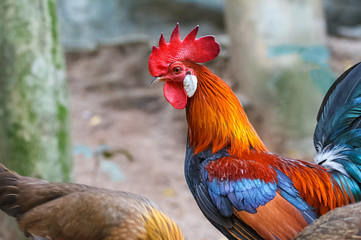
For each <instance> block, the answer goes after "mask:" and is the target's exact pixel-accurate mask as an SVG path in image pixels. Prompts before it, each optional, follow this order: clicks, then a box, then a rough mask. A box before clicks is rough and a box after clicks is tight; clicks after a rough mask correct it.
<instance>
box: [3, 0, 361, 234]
mask: <svg viewBox="0 0 361 240" xmlns="http://www.w3.org/2000/svg"><path fill="white" fill-rule="evenodd" d="M177 22H178V23H179V24H180V30H181V36H182V37H183V38H184V37H185V35H186V34H187V33H188V32H189V31H190V30H191V29H192V28H194V27H195V26H196V25H199V26H200V29H199V33H198V36H202V35H215V36H216V40H217V41H218V42H219V43H220V45H221V53H220V55H219V56H218V57H217V58H216V59H215V60H212V61H211V62H208V63H206V65H207V66H208V67H209V68H210V69H211V70H212V71H213V72H214V73H216V74H217V75H218V76H220V77H221V78H222V79H223V80H225V81H226V82H227V83H228V84H229V85H231V86H232V88H233V89H234V91H235V92H236V94H237V95H238V96H239V99H240V100H241V102H242V104H243V106H244V107H245V110H246V112H247V114H248V115H249V117H250V120H251V122H252V124H253V125H254V127H255V128H256V130H257V131H258V132H259V134H260V135H261V138H262V139H263V140H264V142H265V144H266V146H268V148H269V149H270V150H271V151H273V152H275V153H279V154H285V155H287V156H289V157H293V158H298V159H304V160H310V161H312V158H313V154H314V148H313V142H312V135H313V131H314V127H315V124H316V115H317V111H318V107H319V105H320V103H321V101H322V98H323V96H324V95H325V93H326V92H327V89H328V88H329V86H330V85H331V84H332V82H333V81H334V80H335V79H336V77H337V76H339V75H340V74H341V73H342V72H343V71H345V70H346V69H347V68H349V67H351V66H352V65H354V64H355V63H357V62H359V61H360V60H361V2H360V1H358V0H323V1H322V0H274V1H267V0H253V1H248V0H208V1H203V0H152V1H149V0H136V1H134V0H102V1H100V0H77V1H72V0H58V1H55V0H48V1H45V0H34V1H31V2H30V1H26V0H18V1H12V0H3V1H1V2H0V162H1V163H4V164H6V166H8V167H9V168H10V169H12V170H15V171H18V172H19V173H20V174H26V175H32V176H35V177H40V178H44V179H48V180H53V181H73V182H77V183H85V184H90V185H94V186H99V187H104V188H109V189H114V190H124V191H130V192H135V193H139V194H142V195H145V196H147V197H149V198H150V199H152V200H153V201H154V202H156V203H157V204H158V205H159V206H160V207H161V209H163V210H164V212H166V213H167V214H168V215H169V216H170V217H171V218H173V219H174V220H175V221H176V222H177V223H178V224H179V225H180V227H181V229H182V230H183V232H184V234H185V236H186V239H199V240H203V239H204V240H205V239H208V240H220V239H224V237H222V235H221V234H219V233H218V231H216V230H215V228H213V227H212V226H211V224H210V223H209V222H208V221H207V220H206V219H205V218H204V217H203V215H202V214H201V212H200V210H199V209H198V207H197V206H196V204H195V202H194V200H193V197H192V196H191V194H190V192H189V191H188V188H187V186H186V182H185V179H184V175H183V164H184V156H185V144H186V128H187V125H186V120H185V114H184V111H179V110H175V109H173V108H172V107H171V106H170V105H169V104H168V102H167V101H166V100H165V99H164V97H163V91H162V86H160V85H159V86H152V87H151V86H150V82H151V80H152V77H151V76H150V74H149V72H148V57H149V55H150V53H151V48H152V46H153V45H157V44H158V39H159V36H160V34H161V33H164V35H165V37H166V39H167V40H169V36H170V34H171V32H172V30H173V28H174V27H175V25H176V23H177ZM1 214H2V213H1ZM0 218H1V219H0V222H1V224H0V225H1V226H0V239H1V240H12V239H22V238H23V237H22V236H21V234H19V233H16V232H15V231H13V230H12V229H16V224H15V223H14V222H12V221H11V220H9V219H8V218H6V217H4V216H3V215H0ZM5 229H6V231H5Z"/></svg>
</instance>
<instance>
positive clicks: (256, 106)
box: [226, 0, 330, 157]
mask: <svg viewBox="0 0 361 240" xmlns="http://www.w3.org/2000/svg"><path fill="white" fill-rule="evenodd" d="M226 24H227V29H228V32H229V34H230V38H231V64H232V66H231V68H232V76H233V78H234V79H235V80H236V81H235V82H236V84H235V87H236V89H239V90H240V91H241V92H244V93H245V94H246V96H248V98H249V99H250V101H249V102H250V103H252V105H253V106H252V108H251V110H250V111H249V113H250V118H251V121H252V122H253V123H255V128H256V129H258V130H259V132H260V133H261V134H260V135H261V137H262V138H263V139H264V140H265V142H266V144H267V145H269V146H270V148H271V149H272V150H275V151H277V152H286V151H287V152H295V151H296V152H297V150H300V152H302V153H306V155H310V154H311V153H312V154H313V146H312V134H313V131H314V127H315V124H316V121H315V119H316V114H317V110H318V105H319V103H320V102H321V100H322V95H323V93H322V91H321V90H320V89H319V86H320V85H322V83H319V82H314V79H312V78H311V77H310V70H315V69H321V70H324V71H325V72H328V71H329V70H328V64H327V61H328V51H327V48H326V47H325V29H324V20H323V14H322V3H321V1H320V0H292V1H290V0H273V1H268V0H253V1H248V0H227V2H226ZM329 84H330V82H329V83H326V84H325V85H326V88H327V87H328V86H329ZM288 129H290V130H288ZM276 136H277V137H276ZM280 136H281V137H280ZM290 140H292V141H290ZM285 143H287V144H289V145H290V146H293V147H290V146H285V145H286V144H285ZM282 146H283V147H282ZM284 146H285V147H284ZM295 157H299V156H295ZM300 157H304V156H300Z"/></svg>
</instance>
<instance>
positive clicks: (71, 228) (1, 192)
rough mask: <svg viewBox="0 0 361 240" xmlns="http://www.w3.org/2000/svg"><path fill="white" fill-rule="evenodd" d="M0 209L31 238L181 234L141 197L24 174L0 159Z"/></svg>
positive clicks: (131, 239) (160, 239)
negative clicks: (17, 172)
mask: <svg viewBox="0 0 361 240" xmlns="http://www.w3.org/2000/svg"><path fill="white" fill-rule="evenodd" d="M0 209H1V210H3V211H4V212H6V213H7V214H8V215H10V216H12V217H15V218H16V219H17V221H18V224H19V228H20V229H21V231H23V232H24V233H25V235H26V236H29V237H32V238H33V239H53V240H98V239H99V240H103V239H104V240H123V239H124V240H181V239H184V238H183V236H182V233H181V231H180V230H179V228H178V226H177V225H176V224H175V223H174V222H173V221H172V220H171V219H170V218H169V217H168V216H166V215H165V214H164V213H162V212H161V211H159V209H158V207H157V206H156V205H155V204H154V203H153V202H151V201H150V200H148V199H146V198H145V197H142V196H139V195H136V194H133V193H128V192H120V191H118V192H116V191H110V190H106V189H101V188H96V187H91V186H87V185H80V184H73V183H51V182H47V181H44V180H40V179H36V178H30V177H23V176H20V175H18V174H16V173H15V172H11V171H10V170H8V169H7V168H6V167H4V166H3V165H1V164H0Z"/></svg>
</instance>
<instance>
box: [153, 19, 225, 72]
mask: <svg viewBox="0 0 361 240" xmlns="http://www.w3.org/2000/svg"><path fill="white" fill-rule="evenodd" d="M198 28H199V27H198V26H196V27H195V28H194V29H193V30H192V31H190V33H188V35H187V36H186V37H185V38H184V40H183V41H182V40H181V39H180V35H179V24H177V26H176V27H175V28H174V30H173V32H172V35H171V36H170V41H169V43H167V42H166V40H165V38H164V36H163V34H162V35H160V39H159V47H156V46H153V50H152V54H150V57H149V65H148V68H149V72H150V74H151V75H152V76H161V75H163V74H165V73H166V72H167V70H168V65H169V64H170V63H171V62H173V61H181V60H189V61H192V62H196V63H204V62H207V61H209V60H212V59H214V58H215V57H217V56H218V54H219V44H218V43H217V42H216V41H215V39H214V36H204V37H201V38H199V39H196V35H197V33H198Z"/></svg>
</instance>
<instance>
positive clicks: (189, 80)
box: [183, 74, 198, 97]
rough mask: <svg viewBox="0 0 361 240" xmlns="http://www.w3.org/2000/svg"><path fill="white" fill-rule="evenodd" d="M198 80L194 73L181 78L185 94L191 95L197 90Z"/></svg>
mask: <svg viewBox="0 0 361 240" xmlns="http://www.w3.org/2000/svg"><path fill="white" fill-rule="evenodd" d="M197 85H198V80H197V77H196V76H194V75H188V74H187V75H186V77H185V78H184V80H183V86H184V90H186V93H187V96H188V97H192V96H193V95H194V93H195V92H196V90H197Z"/></svg>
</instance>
